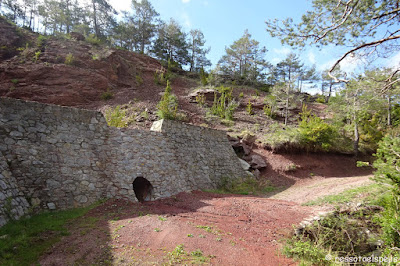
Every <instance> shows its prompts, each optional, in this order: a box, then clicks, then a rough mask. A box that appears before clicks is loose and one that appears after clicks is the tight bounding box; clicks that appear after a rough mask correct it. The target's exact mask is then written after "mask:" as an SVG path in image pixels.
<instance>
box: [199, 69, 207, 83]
mask: <svg viewBox="0 0 400 266" xmlns="http://www.w3.org/2000/svg"><path fill="white" fill-rule="evenodd" d="M207 76H208V75H207V73H206V72H205V71H204V68H201V69H200V82H201V85H203V86H206V85H208V79H207Z"/></svg>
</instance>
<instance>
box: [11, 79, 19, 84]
mask: <svg viewBox="0 0 400 266" xmlns="http://www.w3.org/2000/svg"><path fill="white" fill-rule="evenodd" d="M11 83H12V84H14V85H18V83H19V80H18V79H12V80H11Z"/></svg>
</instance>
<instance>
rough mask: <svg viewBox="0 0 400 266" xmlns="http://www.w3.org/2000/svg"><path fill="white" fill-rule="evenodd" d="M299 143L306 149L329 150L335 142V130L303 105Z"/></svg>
mask: <svg viewBox="0 0 400 266" xmlns="http://www.w3.org/2000/svg"><path fill="white" fill-rule="evenodd" d="M299 132H300V136H301V143H302V145H303V147H304V148H305V149H306V150H307V151H320V150H323V151H329V150H331V148H332V146H333V145H334V143H335V139H336V137H337V135H338V134H337V130H336V129H335V127H334V126H332V125H330V124H328V123H326V122H324V121H323V120H322V119H321V118H319V117H317V116H315V115H312V114H311V112H310V111H308V110H307V107H306V106H304V107H303V111H302V113H301V121H300V123H299Z"/></svg>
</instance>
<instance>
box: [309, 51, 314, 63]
mask: <svg viewBox="0 0 400 266" xmlns="http://www.w3.org/2000/svg"><path fill="white" fill-rule="evenodd" d="M307 58H308V61H310V63H311V64H315V63H316V60H315V54H314V53H313V52H312V51H310V52H308V54H307Z"/></svg>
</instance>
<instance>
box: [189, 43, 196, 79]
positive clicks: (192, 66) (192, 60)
mask: <svg viewBox="0 0 400 266" xmlns="http://www.w3.org/2000/svg"><path fill="white" fill-rule="evenodd" d="M195 45H196V43H195V41H194V37H193V42H192V58H191V59H190V70H189V71H190V72H193V68H194V46H195Z"/></svg>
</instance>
